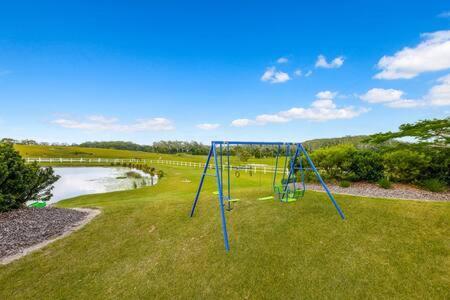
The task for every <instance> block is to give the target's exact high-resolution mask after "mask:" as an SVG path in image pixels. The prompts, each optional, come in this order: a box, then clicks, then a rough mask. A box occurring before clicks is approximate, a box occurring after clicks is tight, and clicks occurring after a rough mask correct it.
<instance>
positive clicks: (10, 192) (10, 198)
mask: <svg viewBox="0 0 450 300" xmlns="http://www.w3.org/2000/svg"><path fill="white" fill-rule="evenodd" d="M58 179H59V176H57V175H54V172H53V169H52V168H51V167H48V168H41V167H40V166H39V165H38V164H37V163H32V164H27V163H25V160H23V159H22V157H21V156H20V154H19V152H17V151H15V150H14V148H13V145H12V144H9V143H0V211H7V210H11V209H15V208H20V207H22V206H24V205H25V203H26V202H27V201H31V200H42V201H48V200H50V198H51V197H52V193H51V191H52V189H53V183H55V182H56V181H57V180H58Z"/></svg>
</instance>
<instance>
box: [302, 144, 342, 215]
mask: <svg viewBox="0 0 450 300" xmlns="http://www.w3.org/2000/svg"><path fill="white" fill-rule="evenodd" d="M297 147H300V149H301V151H302V152H303V154H304V155H305V158H306V160H307V161H308V164H309V166H310V167H311V169H312V170H313V172H314V173H315V174H316V177H317V179H318V180H319V182H320V184H321V185H322V187H323V189H324V190H325V192H326V193H327V195H328V197H329V198H330V200H331V202H332V203H333V205H334V207H335V208H336V210H337V212H338V213H339V215H340V216H341V218H342V219H343V220H344V219H345V215H344V213H343V212H342V210H341V208H340V207H339V204H338V203H337V202H336V200H335V199H334V197H333V194H331V192H330V190H329V189H328V186H327V185H326V184H325V182H324V181H323V179H322V176H320V174H319V172H318V171H317V169H316V166H315V165H314V163H313V162H312V160H311V158H310V157H309V155H308V152H306V150H305V148H303V145H302V144H298V145H297Z"/></svg>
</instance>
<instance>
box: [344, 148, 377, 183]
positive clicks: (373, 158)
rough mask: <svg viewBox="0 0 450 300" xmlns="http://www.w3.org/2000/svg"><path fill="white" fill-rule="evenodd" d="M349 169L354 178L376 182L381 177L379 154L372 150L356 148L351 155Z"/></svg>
mask: <svg viewBox="0 0 450 300" xmlns="http://www.w3.org/2000/svg"><path fill="white" fill-rule="evenodd" d="M350 169H351V171H352V172H353V174H355V178H354V179H355V180H367V181H372V182H376V181H378V180H380V179H381V178H382V177H383V161H382V158H381V155H380V154H379V153H378V152H375V151H373V150H366V149H363V150H358V151H356V152H355V153H354V154H353V156H352V157H351V166H350Z"/></svg>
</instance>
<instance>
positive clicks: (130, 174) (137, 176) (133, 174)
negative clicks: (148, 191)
mask: <svg viewBox="0 0 450 300" xmlns="http://www.w3.org/2000/svg"><path fill="white" fill-rule="evenodd" d="M125 174H126V175H127V177H129V178H142V175H141V174H139V173H138V172H134V171H128V172H126V173H125Z"/></svg>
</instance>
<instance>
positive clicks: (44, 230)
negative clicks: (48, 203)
mask: <svg viewBox="0 0 450 300" xmlns="http://www.w3.org/2000/svg"><path fill="white" fill-rule="evenodd" d="M87 215H88V213H87V212H84V211H77V210H73V209H65V208H55V207H47V208H24V209H17V210H13V211H10V212H6V213H0V259H1V258H3V257H6V256H10V255H14V254H18V253H20V252H22V251H23V250H24V249H26V248H27V247H29V246H32V245H35V244H38V243H40V242H43V241H46V240H48V239H51V238H53V237H55V236H58V235H61V234H63V233H64V232H65V231H67V230H69V229H71V228H72V227H73V226H75V225H76V224H78V223H79V222H81V221H82V220H83V219H84V218H85V217H86V216H87Z"/></svg>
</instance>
